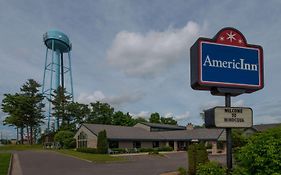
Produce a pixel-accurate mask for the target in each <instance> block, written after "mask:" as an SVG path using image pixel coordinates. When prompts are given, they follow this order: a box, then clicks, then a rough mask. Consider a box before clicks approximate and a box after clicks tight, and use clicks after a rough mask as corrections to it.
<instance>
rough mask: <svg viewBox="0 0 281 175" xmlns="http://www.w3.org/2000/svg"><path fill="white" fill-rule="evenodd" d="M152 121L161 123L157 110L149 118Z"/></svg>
mask: <svg viewBox="0 0 281 175" xmlns="http://www.w3.org/2000/svg"><path fill="white" fill-rule="evenodd" d="M149 122H150V123H161V121H160V115H159V113H157V112H155V113H152V114H151V115H150V118H149Z"/></svg>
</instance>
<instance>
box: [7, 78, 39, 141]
mask: <svg viewBox="0 0 281 175" xmlns="http://www.w3.org/2000/svg"><path fill="white" fill-rule="evenodd" d="M39 87H40V85H39V84H38V83H37V82H36V81H35V80H33V79H29V80H28V81H27V82H26V83H25V84H24V85H23V86H22V87H21V88H20V93H16V94H4V99H3V100H2V110H3V112H5V113H8V116H7V117H6V119H5V120H4V124H8V125H13V126H16V127H17V128H20V131H21V132H20V133H21V143H22V142H23V129H24V128H26V130H27V135H28V138H29V141H30V143H31V144H32V143H33V133H34V130H35V127H37V126H38V125H40V123H41V122H42V119H43V118H44V116H43V114H42V112H43V108H44V104H43V103H42V101H43V98H44V97H43V95H42V94H41V93H39Z"/></svg>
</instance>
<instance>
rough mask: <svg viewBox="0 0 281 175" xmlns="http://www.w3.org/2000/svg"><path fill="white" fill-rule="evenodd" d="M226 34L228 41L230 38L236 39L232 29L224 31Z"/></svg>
mask: <svg viewBox="0 0 281 175" xmlns="http://www.w3.org/2000/svg"><path fill="white" fill-rule="evenodd" d="M226 34H227V38H226V39H228V40H229V41H230V42H232V40H236V38H235V37H234V36H235V35H236V34H235V33H232V31H230V32H229V33H226Z"/></svg>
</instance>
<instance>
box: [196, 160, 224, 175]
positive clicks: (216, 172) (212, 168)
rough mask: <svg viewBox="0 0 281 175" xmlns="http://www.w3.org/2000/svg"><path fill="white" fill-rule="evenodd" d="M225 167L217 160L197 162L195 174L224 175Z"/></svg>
mask: <svg viewBox="0 0 281 175" xmlns="http://www.w3.org/2000/svg"><path fill="white" fill-rule="evenodd" d="M225 172H226V169H225V168H223V167H222V166H220V165H219V164H218V163H217V162H208V163H202V164H199V165H198V167H197V170H196V175H225Z"/></svg>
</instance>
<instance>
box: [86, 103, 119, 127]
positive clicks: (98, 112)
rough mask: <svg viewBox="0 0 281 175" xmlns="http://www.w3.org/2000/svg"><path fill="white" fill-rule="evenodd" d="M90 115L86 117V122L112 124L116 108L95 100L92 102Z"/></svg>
mask: <svg viewBox="0 0 281 175" xmlns="http://www.w3.org/2000/svg"><path fill="white" fill-rule="evenodd" d="M90 110H91V112H90V115H89V117H88V118H87V119H86V123H95V124H107V125H110V124H112V116H113V113H114V108H113V107H111V106H110V105H109V104H107V103H101V102H99V101H98V102H95V103H90Z"/></svg>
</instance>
